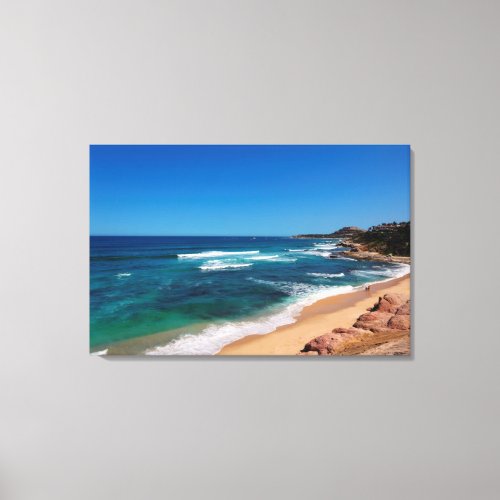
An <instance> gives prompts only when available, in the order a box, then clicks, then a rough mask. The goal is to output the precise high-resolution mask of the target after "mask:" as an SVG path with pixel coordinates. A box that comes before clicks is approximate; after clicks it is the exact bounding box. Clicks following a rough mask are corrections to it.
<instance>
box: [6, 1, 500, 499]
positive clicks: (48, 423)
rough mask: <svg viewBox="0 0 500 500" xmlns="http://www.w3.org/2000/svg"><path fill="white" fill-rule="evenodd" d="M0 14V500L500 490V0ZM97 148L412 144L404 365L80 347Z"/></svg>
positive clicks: (164, 5) (187, 4)
mask: <svg viewBox="0 0 500 500" xmlns="http://www.w3.org/2000/svg"><path fill="white" fill-rule="evenodd" d="M0 9H1V11H0V24H1V29H0V51H1V54H0V55H1V57H0V61H1V78H0V99H1V107H0V109H1V134H2V135H1V137H2V144H1V147H0V168H1V182H0V213H1V214H2V219H1V231H0V234H1V236H0V238H1V243H0V253H1V258H0V266H1V272H0V331H1V339H2V344H1V348H0V391H1V394H0V397H1V399H0V402H1V411H0V419H1V425H0V498H2V499H7V500H16V499H22V500H25V499H27V500H32V499H34V500H59V499H64V500H66V499H72V500H87V499H90V498H91V499H94V500H100V499H106V500H108V499H112V500H114V499H117V500H118V499H119V500H131V499H134V500H135V499H160V498H161V499H164V498H172V499H195V498H196V499H198V498H207V499H226V498H227V499H235V498H238V499H247V498H248V499H254V498H266V499H267V498H294V499H295V498H318V499H327V498H328V499H330V498H338V499H346V498H349V499H370V500H372V499H384V500H388V499H398V500H400V499H418V500H420V499H422V498H426V499H431V498H432V499H453V500H456V499H471V498H477V499H494V498H495V499H496V498H498V497H499V495H500V493H499V487H500V480H499V476H498V467H499V451H498V450H499V445H500V443H499V430H498V422H499V416H500V415H499V413H500V406H499V397H498V386H497V384H498V380H499V360H498V356H499V353H500V340H499V338H500V332H499V329H498V321H497V320H496V319H495V315H496V312H497V310H498V299H497V297H496V296H495V294H497V296H498V293H499V292H498V282H499V281H500V276H499V267H500V266H499V264H498V243H499V230H498V222H497V217H496V216H497V215H498V209H499V202H498V197H499V186H500V182H499V181H500V179H499V177H500V176H499V169H498V166H497V163H498V161H497V157H498V151H497V145H498V136H499V118H498V117H499V115H500V113H499V112H500V109H499V107H500V106H499V102H500V99H499V91H498V89H499V88H500V81H499V80H500V78H499V67H498V54H499V49H500V43H499V42H500V35H499V30H498V19H499V17H500V4H499V2H497V1H491V2H490V1H477V0H476V1H472V0H470V1H467V2H464V1H419V2H416V1H399V2H398V1H379V2H374V1H371V0H366V1H353V2H349V1H345V2H338V1H330V2H327V1H324V2H323V1H303V2H299V1H269V0H263V1H201V0H200V1H163V2H161V1H152V0H149V1H144V0H143V1H140V2H139V1H136V2H131V1H124V0H121V1H102V0H100V1H93V0H85V1H83V0H82V1H74V2H67V1H64V0H61V1H60V2H56V1H45V2H36V1H26V2H19V1H15V0H13V1H6V0H3V1H2V2H1V7H0ZM91 143H123V144H127V143H160V144H163V143H231V144H232V143H286V144H294V143H340V144H343V143H347V144H351V143H410V144H411V145H412V147H413V149H414V152H415V157H414V186H413V188H414V212H413V216H414V236H415V260H414V269H415V275H414V276H415V277H414V299H415V300H414V302H415V330H414V333H415V356H414V359H412V360H399V359H387V360H385V359H381V360H370V359H329V360H323V361H321V360H315V359H279V360H278V359H240V360H231V359H209V360H199V359H186V360H185V359H182V360H179V359H177V360H176V359H146V360H143V359H123V360H120V361H107V360H104V359H99V358H96V357H91V356H89V355H88V354H87V351H88V205H89V204H88V196H89V193H88V146H89V144H91ZM380 175H381V176H383V175H384V172H380Z"/></svg>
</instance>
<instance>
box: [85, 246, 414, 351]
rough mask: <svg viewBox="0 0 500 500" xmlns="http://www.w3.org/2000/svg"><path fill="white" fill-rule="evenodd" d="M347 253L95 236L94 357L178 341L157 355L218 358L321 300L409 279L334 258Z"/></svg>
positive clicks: (387, 267) (401, 270)
mask: <svg viewBox="0 0 500 500" xmlns="http://www.w3.org/2000/svg"><path fill="white" fill-rule="evenodd" d="M340 250H342V249H341V248H339V247H338V240H305V239H293V238H280V237H104V236H93V237H91V238H90V347H91V350H92V351H100V350H104V349H106V348H107V347H109V346H112V345H113V344H114V343H116V342H120V341H123V340H129V339H134V338H137V337H143V336H146V335H150V334H154V333H158V332H168V331H172V332H173V334H172V339H171V340H170V341H169V342H167V343H166V344H165V345H152V346H151V349H150V350H148V351H147V353H148V354H215V353H216V352H218V351H219V350H220V348H221V347H222V346H223V345H225V344H227V343H229V342H231V341H234V340H236V339H238V338H241V337H243V336H245V335H248V334H251V333H267V332H269V331H272V330H273V329H274V328H275V327H276V326H279V325H281V324H286V323H291V322H293V321H294V318H295V317H296V316H297V315H298V313H299V312H300V310H301V309H302V308H303V307H304V306H305V305H307V304H309V303H312V302H314V301H315V300H318V299H319V298H322V297H327V296H331V295H335V294H338V293H342V292H347V291H350V290H352V289H353V288H354V287H357V286H361V285H363V284H364V283H368V282H374V281H381V280H385V279H388V278H391V277H396V276H400V275H403V274H405V273H406V272H408V270H409V268H408V266H404V265H399V264H385V263H383V264H381V263H376V262H361V261H360V262H358V261H355V260H351V259H343V258H339V259H331V258H329V255H330V254H332V253H334V254H335V253H337V252H339V251H340ZM176 332H180V333H176Z"/></svg>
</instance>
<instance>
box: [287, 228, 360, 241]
mask: <svg viewBox="0 0 500 500" xmlns="http://www.w3.org/2000/svg"><path fill="white" fill-rule="evenodd" d="M364 232H366V229H361V228H359V227H356V226H346V227H343V228H342V229H339V230H338V231H335V232H333V233H325V234H298V235H297V236H294V238H353V237H354V236H357V235H358V234H361V233H364Z"/></svg>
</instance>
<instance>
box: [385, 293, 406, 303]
mask: <svg viewBox="0 0 500 500" xmlns="http://www.w3.org/2000/svg"><path fill="white" fill-rule="evenodd" d="M384 299H385V300H387V302H389V303H390V304H392V305H395V306H400V305H402V304H404V303H405V299H404V298H403V297H402V296H401V295H399V294H397V293H386V294H385V295H384Z"/></svg>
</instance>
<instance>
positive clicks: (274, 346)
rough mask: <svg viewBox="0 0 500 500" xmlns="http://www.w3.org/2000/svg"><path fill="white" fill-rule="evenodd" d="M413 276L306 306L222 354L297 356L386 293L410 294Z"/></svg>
mask: <svg viewBox="0 0 500 500" xmlns="http://www.w3.org/2000/svg"><path fill="white" fill-rule="evenodd" d="M410 280H411V275H410V274H406V275H404V276H402V277H399V278H393V279H390V280H387V281H382V282H378V283H371V284H370V289H369V290H365V289H362V290H355V291H351V292H347V293H345V294H340V295H335V296H332V297H327V298H324V299H320V300H318V301H317V302H315V303H313V304H311V305H309V306H306V307H304V309H303V310H302V311H301V313H300V315H299V316H298V317H297V320H296V321H295V322H294V323H291V324H287V325H283V326H280V327H278V328H276V329H275V330H274V331H272V332H270V333H266V334H262V335H259V334H255V335H248V336H245V337H243V338H241V339H239V340H236V341H234V342H232V343H230V344H227V345H226V346H224V347H223V348H222V349H221V350H220V351H219V352H218V353H217V354H216V355H218V356H280V355H281V356H286V355H296V354H298V353H299V352H300V351H301V350H302V349H303V348H304V345H305V344H306V343H307V342H309V341H310V340H311V339H313V338H314V337H317V336H319V335H322V334H325V333H328V332H331V331H332V329H333V328H338V327H350V326H351V325H352V324H353V323H355V321H356V319H357V318H358V317H359V316H360V315H361V314H363V313H365V312H366V311H367V309H368V308H370V307H372V306H373V305H374V303H375V302H377V300H378V298H379V297H380V296H383V295H384V294H386V293H397V294H402V295H404V296H406V297H408V298H409V297H410Z"/></svg>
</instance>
